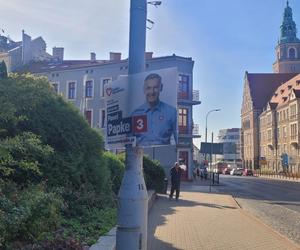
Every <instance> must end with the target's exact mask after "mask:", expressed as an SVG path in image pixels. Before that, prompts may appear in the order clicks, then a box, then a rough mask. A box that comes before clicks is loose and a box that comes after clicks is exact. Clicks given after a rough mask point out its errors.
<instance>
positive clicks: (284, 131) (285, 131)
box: [282, 126, 287, 138]
mask: <svg viewBox="0 0 300 250" xmlns="http://www.w3.org/2000/svg"><path fill="white" fill-rule="evenodd" d="M286 136H287V130H286V127H285V126H284V127H282V137H283V138H286Z"/></svg>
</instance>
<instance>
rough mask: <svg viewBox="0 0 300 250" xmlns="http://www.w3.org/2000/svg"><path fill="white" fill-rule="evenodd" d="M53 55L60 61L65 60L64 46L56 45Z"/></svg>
mask: <svg viewBox="0 0 300 250" xmlns="http://www.w3.org/2000/svg"><path fill="white" fill-rule="evenodd" d="M52 56H53V57H54V58H55V59H57V60H58V61H60V62H62V61H63V60H64V48H62V47H54V48H53V49H52Z"/></svg>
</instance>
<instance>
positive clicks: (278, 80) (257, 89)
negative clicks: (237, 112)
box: [241, 72, 297, 169]
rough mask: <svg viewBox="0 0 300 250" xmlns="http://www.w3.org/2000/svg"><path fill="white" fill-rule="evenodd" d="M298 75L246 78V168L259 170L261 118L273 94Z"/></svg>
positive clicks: (243, 119)
mask: <svg viewBox="0 0 300 250" xmlns="http://www.w3.org/2000/svg"><path fill="white" fill-rule="evenodd" d="M296 75H297V74H279V73H278V74H275V73H269V74H250V73H248V72H246V74H245V78H244V91H243V102H242V109H241V123H242V124H241V128H242V132H241V156H242V161H243V166H244V167H246V168H251V169H256V168H259V157H260V149H259V133H260V127H259V116H260V114H261V113H262V112H263V109H264V107H265V106H266V105H267V103H268V101H269V100H270V98H271V97H272V94H273V92H274V91H275V90H276V89H277V88H278V87H279V86H280V85H281V84H282V82H286V81H288V80H289V79H291V78H292V77H294V76H296Z"/></svg>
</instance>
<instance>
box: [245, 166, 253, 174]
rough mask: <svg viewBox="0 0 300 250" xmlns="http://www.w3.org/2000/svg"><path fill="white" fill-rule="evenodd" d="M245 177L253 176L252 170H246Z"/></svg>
mask: <svg viewBox="0 0 300 250" xmlns="http://www.w3.org/2000/svg"><path fill="white" fill-rule="evenodd" d="M243 175H244V176H253V171H252V169H248V168H245V169H244V171H243Z"/></svg>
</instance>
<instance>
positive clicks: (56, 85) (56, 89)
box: [51, 82, 59, 94]
mask: <svg viewBox="0 0 300 250" xmlns="http://www.w3.org/2000/svg"><path fill="white" fill-rule="evenodd" d="M51 84H52V88H53V91H54V92H55V93H56V94H58V91H59V86H58V82H52V83H51Z"/></svg>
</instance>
